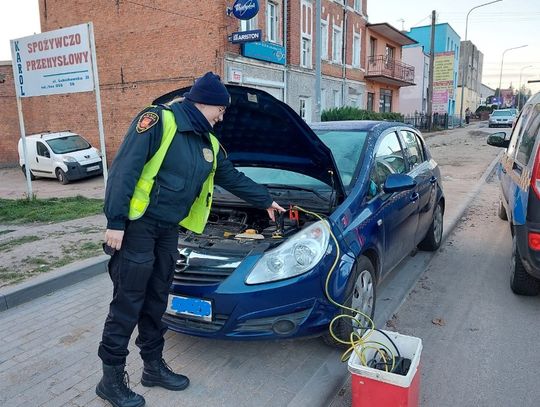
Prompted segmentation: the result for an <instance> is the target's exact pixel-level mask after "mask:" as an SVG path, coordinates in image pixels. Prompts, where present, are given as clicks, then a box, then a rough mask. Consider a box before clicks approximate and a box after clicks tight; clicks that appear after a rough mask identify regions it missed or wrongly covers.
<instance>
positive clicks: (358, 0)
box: [353, 0, 362, 13]
mask: <svg viewBox="0 0 540 407" xmlns="http://www.w3.org/2000/svg"><path fill="white" fill-rule="evenodd" d="M353 7H354V11H358V12H359V13H361V12H362V0H354V5H353Z"/></svg>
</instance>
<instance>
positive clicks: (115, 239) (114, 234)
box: [105, 229, 124, 250]
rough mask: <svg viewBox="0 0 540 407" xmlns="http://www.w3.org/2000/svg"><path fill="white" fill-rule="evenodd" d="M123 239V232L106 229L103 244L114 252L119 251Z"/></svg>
mask: <svg viewBox="0 0 540 407" xmlns="http://www.w3.org/2000/svg"><path fill="white" fill-rule="evenodd" d="M123 238H124V231H123V230H114V229H107V230H106V231H105V244H106V245H107V246H109V247H112V248H113V249H115V250H120V248H121V247H122V239H123Z"/></svg>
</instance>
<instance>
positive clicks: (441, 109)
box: [433, 52, 455, 113]
mask: <svg viewBox="0 0 540 407" xmlns="http://www.w3.org/2000/svg"><path fill="white" fill-rule="evenodd" d="M454 61H455V55H454V52H441V53H438V54H435V58H434V62H433V113H448V100H449V99H451V98H453V97H454Z"/></svg>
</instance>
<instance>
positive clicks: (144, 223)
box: [98, 217, 178, 365]
mask: <svg viewBox="0 0 540 407" xmlns="http://www.w3.org/2000/svg"><path fill="white" fill-rule="evenodd" d="M177 247H178V225H176V224H170V223H165V224H164V223H161V222H159V221H155V220H153V219H150V218H148V217H142V218H141V219H138V220H135V221H128V223H127V225H126V229H125V232H124V238H123V240H122V247H121V249H120V250H119V251H116V252H115V253H114V254H113V256H112V257H111V259H110V260H109V264H108V270H109V275H110V277H111V280H112V282H113V299H112V301H111V303H110V306H109V314H108V316H107V319H106V321H105V327H104V329H103V337H102V340H101V342H100V345H99V349H98V356H99V357H100V358H101V360H102V361H103V362H104V363H105V364H107V365H122V364H125V362H126V357H127V355H128V353H129V352H128V344H129V340H130V337H131V334H132V333H133V330H134V329H135V326H137V327H138V331H139V334H138V336H137V339H136V341H135V344H136V345H137V346H138V347H139V349H140V355H141V357H142V359H143V360H145V361H151V360H156V359H160V358H161V357H162V353H163V345H164V339H163V336H164V335H165V332H166V331H167V328H166V326H165V324H164V323H163V322H162V321H161V318H162V316H163V313H164V312H165V309H166V307H167V299H168V294H169V289H170V286H171V282H172V278H173V275H174V268H175V264H176V260H177V259H178V248H177Z"/></svg>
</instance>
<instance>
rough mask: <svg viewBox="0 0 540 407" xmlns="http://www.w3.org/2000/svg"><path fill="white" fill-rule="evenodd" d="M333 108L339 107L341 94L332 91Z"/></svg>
mask: <svg viewBox="0 0 540 407" xmlns="http://www.w3.org/2000/svg"><path fill="white" fill-rule="evenodd" d="M333 96H334V107H341V92H340V91H339V90H336V89H334V90H333Z"/></svg>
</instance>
